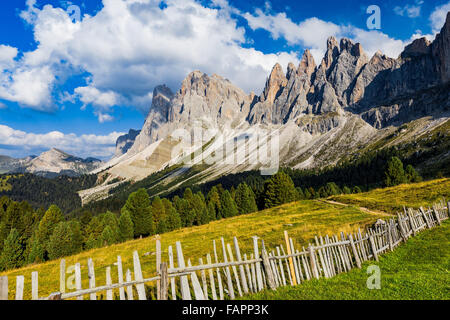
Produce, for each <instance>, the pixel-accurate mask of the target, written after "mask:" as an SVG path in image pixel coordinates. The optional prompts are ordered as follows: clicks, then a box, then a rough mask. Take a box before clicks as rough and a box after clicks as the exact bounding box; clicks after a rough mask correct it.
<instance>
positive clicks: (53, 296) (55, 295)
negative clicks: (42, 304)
mask: <svg viewBox="0 0 450 320" xmlns="http://www.w3.org/2000/svg"><path fill="white" fill-rule="evenodd" d="M47 300H50V301H54V300H61V292H55V293H52V294H51V295H49V296H48V298H47Z"/></svg>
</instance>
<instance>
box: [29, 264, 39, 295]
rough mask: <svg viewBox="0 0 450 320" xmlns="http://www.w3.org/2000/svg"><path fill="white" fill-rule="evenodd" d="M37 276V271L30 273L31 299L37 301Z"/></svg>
mask: <svg viewBox="0 0 450 320" xmlns="http://www.w3.org/2000/svg"><path fill="white" fill-rule="evenodd" d="M38 281H39V276H38V273H37V271H34V272H32V273H31V299H32V300H39V282H38Z"/></svg>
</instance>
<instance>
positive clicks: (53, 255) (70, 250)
mask: <svg viewBox="0 0 450 320" xmlns="http://www.w3.org/2000/svg"><path fill="white" fill-rule="evenodd" d="M47 248H48V257H49V258H50V259H52V260H53V259H58V258H61V257H65V256H70V255H73V254H76V253H78V252H80V251H81V249H82V235H81V226H80V223H79V222H77V221H70V222H60V223H59V224H58V225H57V226H56V227H55V230H54V231H53V234H52V235H51V236H50V239H49V242H48V246H47Z"/></svg>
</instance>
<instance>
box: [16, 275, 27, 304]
mask: <svg viewBox="0 0 450 320" xmlns="http://www.w3.org/2000/svg"><path fill="white" fill-rule="evenodd" d="M24 282H25V278H24V277H23V276H17V277H16V300H23V285H24Z"/></svg>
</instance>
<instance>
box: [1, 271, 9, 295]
mask: <svg viewBox="0 0 450 320" xmlns="http://www.w3.org/2000/svg"><path fill="white" fill-rule="evenodd" d="M0 300H1V301H4V300H8V277H6V276H3V277H0Z"/></svg>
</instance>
